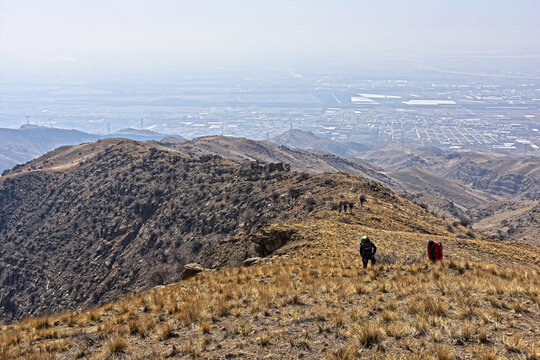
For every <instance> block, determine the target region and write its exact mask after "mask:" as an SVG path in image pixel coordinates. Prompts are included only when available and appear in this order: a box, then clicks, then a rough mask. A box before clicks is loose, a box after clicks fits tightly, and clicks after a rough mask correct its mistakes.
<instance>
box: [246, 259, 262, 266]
mask: <svg viewBox="0 0 540 360" xmlns="http://www.w3.org/2000/svg"><path fill="white" fill-rule="evenodd" d="M259 261H261V258H260V257H252V258H248V259H246V260H244V261H243V262H242V265H243V266H253V265H255V264H257V263H258V262H259Z"/></svg>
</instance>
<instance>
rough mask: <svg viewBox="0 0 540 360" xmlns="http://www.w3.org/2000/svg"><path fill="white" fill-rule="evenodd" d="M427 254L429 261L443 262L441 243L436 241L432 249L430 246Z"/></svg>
mask: <svg viewBox="0 0 540 360" xmlns="http://www.w3.org/2000/svg"><path fill="white" fill-rule="evenodd" d="M427 254H428V258H429V261H437V260H442V258H443V253H442V245H441V243H438V242H437V241H434V242H433V245H432V246H431V248H430V247H429V245H428V249H427Z"/></svg>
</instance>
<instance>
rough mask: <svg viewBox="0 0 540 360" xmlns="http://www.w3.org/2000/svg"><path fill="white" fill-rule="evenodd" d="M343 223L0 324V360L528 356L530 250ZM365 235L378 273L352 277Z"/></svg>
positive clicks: (532, 314)
mask: <svg viewBox="0 0 540 360" xmlns="http://www.w3.org/2000/svg"><path fill="white" fill-rule="evenodd" d="M380 206H383V204H380ZM365 211H366V212H367V210H365ZM363 215H366V214H363ZM355 221H356V220H355V218H354V217H351V224H345V223H342V222H339V221H336V219H335V218H332V216H329V217H328V218H314V219H311V220H307V221H306V222H304V223H299V224H290V225H288V226H290V227H294V228H295V229H296V230H297V233H298V234H300V235H301V239H300V240H298V241H296V242H294V243H291V244H289V245H287V246H285V247H284V248H282V249H280V250H279V251H278V253H277V255H279V257H277V258H275V259H268V260H267V261H262V262H260V263H259V264H258V265H256V266H254V267H250V268H231V269H222V270H218V271H217V272H214V273H204V274H201V275H199V276H196V277H194V278H192V279H189V280H187V281H184V282H181V283H177V284H171V285H167V286H165V287H159V288H156V289H153V290H150V291H147V292H143V293H141V294H134V295H130V296H127V297H126V298H124V299H122V300H121V301H119V302H117V303H115V304H109V305H107V306H104V307H97V308H95V309H92V310H90V311H88V312H86V313H77V312H74V313H65V314H61V315H58V316H49V317H42V318H33V319H26V320H24V321H22V322H20V323H18V324H12V325H3V326H0V349H1V351H0V359H1V360H3V359H12V358H20V359H26V358H28V359H32V358H34V359H45V358H55V357H59V356H63V357H65V358H75V357H76V356H77V355H78V354H82V355H81V356H83V357H88V358H96V359H97V358H100V356H101V357H102V358H103V357H104V358H106V357H107V356H114V357H118V358H127V359H143V358H156V359H157V358H164V357H167V356H169V355H170V354H172V353H174V354H176V355H174V356H177V357H186V358H188V357H189V358H215V357H220V356H224V355H226V354H231V357H232V356H233V355H234V356H236V357H240V358H263V357H265V356H270V355H271V356H275V358H284V359H286V358H297V357H298V356H300V354H303V356H304V357H307V358H320V357H322V356H324V357H325V358H327V359H353V358H356V357H358V356H361V357H362V358H368V359H369V358H374V359H375V358H388V359H414V358H417V359H420V358H422V359H429V358H432V359H456V358H471V357H472V358H474V359H497V358H500V359H504V358H515V359H535V358H538V346H539V345H540V344H538V343H537V342H538V338H540V330H539V329H538V326H537V324H538V323H540V308H539V301H538V299H539V298H540V276H539V274H538V259H540V254H539V251H538V249H537V248H534V247H532V248H531V249H529V250H524V252H522V251H521V250H523V249H521V248H519V249H518V250H519V251H518V250H516V249H512V246H513V245H509V244H506V243H491V242H490V241H491V240H482V239H477V240H463V239H459V238H453V237H449V236H447V235H445V236H435V235H426V234H419V233H408V232H402V231H387V230H386V231H382V230H376V229H371V228H366V227H365V226H363V225H362V224H360V223H355ZM365 233H368V234H370V235H371V236H372V237H373V238H374V241H375V242H376V244H377V247H378V251H379V252H380V253H381V256H382V254H391V256H390V255H389V256H387V257H386V258H385V259H387V262H386V263H384V264H378V265H376V266H374V267H370V268H368V269H363V268H362V265H361V261H360V259H359V258H358V245H359V244H358V242H359V241H358V240H359V238H360V236H361V235H362V234H365ZM428 239H438V240H440V241H442V242H443V243H444V245H445V255H446V256H447V258H446V259H445V260H444V261H442V262H440V263H437V264H430V263H428V262H427V261H426V260H425V259H424V258H423V255H424V254H423V251H424V246H425V243H426V242H427V240H428ZM282 255H287V256H282ZM411 257H412V258H416V259H417V260H416V261H413V262H411V261H410V259H411ZM80 339H85V340H82V341H81V340H80ZM173 345H174V346H175V347H174V349H173V348H172V346H173Z"/></svg>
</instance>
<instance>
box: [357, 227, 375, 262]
mask: <svg viewBox="0 0 540 360" xmlns="http://www.w3.org/2000/svg"><path fill="white" fill-rule="evenodd" d="M376 252H377V247H376V246H375V244H374V243H373V241H371V239H370V238H369V237H368V236H367V235H366V236H364V237H362V239H361V241H360V256H362V264H364V268H367V264H368V261H369V260H371V266H373V265H375V263H376V262H377V260H375V253H376Z"/></svg>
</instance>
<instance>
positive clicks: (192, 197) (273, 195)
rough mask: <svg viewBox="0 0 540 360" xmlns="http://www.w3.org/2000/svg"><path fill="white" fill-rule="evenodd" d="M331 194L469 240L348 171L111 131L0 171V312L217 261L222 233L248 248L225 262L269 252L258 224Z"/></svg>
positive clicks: (9, 315)
mask: <svg viewBox="0 0 540 360" xmlns="http://www.w3.org/2000/svg"><path fill="white" fill-rule="evenodd" d="M361 195H364V196H366V197H367V199H368V200H367V204H370V205H369V206H368V207H366V209H359V205H358V204H359V202H358V200H359V197H360V196H361ZM340 199H347V200H349V201H352V202H354V203H356V204H357V211H358V212H359V215H358V216H360V219H362V221H363V222H362V223H363V224H364V225H366V226H372V227H374V228H375V227H376V228H379V229H388V230H400V231H412V232H420V233H428V234H446V233H453V232H455V233H457V234H462V236H468V237H470V236H475V235H474V234H473V232H471V230H470V229H467V228H463V227H458V228H454V227H452V225H451V223H450V222H447V221H445V220H444V219H442V218H439V217H435V216H433V215H431V214H430V213H428V212H426V211H425V210H424V209H422V208H421V207H419V206H418V205H416V204H413V203H411V202H409V201H406V200H404V199H401V198H399V197H397V196H396V195H394V194H392V193H391V192H390V191H388V190H387V189H385V188H383V187H382V186H380V185H378V184H376V183H374V182H370V181H367V180H364V179H362V178H358V177H353V176H349V175H343V174H320V175H307V174H301V173H296V172H291V171H287V169H286V166H284V165H283V164H261V163H248V164H243V165H241V164H238V163H235V162H232V161H230V160H225V159H223V158H220V157H216V156H209V155H204V156H201V157H189V156H187V155H186V154H184V153H181V152H179V151H178V150H174V149H170V148H167V147H163V146H160V145H157V144H156V143H137V142H133V141H130V140H120V139H109V140H102V141H98V142H95V143H90V144H84V145H80V146H74V147H63V148H60V149H58V150H57V151H54V152H52V153H49V154H46V155H45V156H43V157H41V158H39V159H36V160H35V161H33V162H30V163H28V164H26V165H24V166H19V167H17V168H16V169H14V170H12V171H10V172H8V174H7V175H6V176H3V177H2V178H0V241H1V243H2V247H1V248H0V263H2V264H5V265H4V266H3V268H2V272H1V274H0V284H1V289H0V314H1V317H2V318H3V319H4V320H14V319H20V318H21V317H23V316H27V315H31V314H40V313H43V312H57V311H60V310H64V309H69V308H75V307H80V306H82V307H87V306H90V305H92V304H97V303H103V302H107V301H112V300H114V299H118V298H119V296H121V295H125V294H128V293H132V292H135V291H139V290H142V289H146V288H149V287H151V286H154V285H156V284H160V283H167V282H171V281H176V280H178V279H179V276H180V272H181V269H182V267H183V265H184V264H187V263H190V262H194V261H199V262H202V263H203V265H204V266H207V267H215V266H220V265H224V263H223V264H220V261H217V262H216V260H215V259H216V255H215V254H213V252H214V248H215V251H219V253H218V255H219V254H221V251H222V248H223V246H222V245H220V246H219V247H217V245H218V244H220V242H221V241H222V240H226V239H229V238H231V239H234V240H236V241H244V243H243V244H246V245H245V246H239V247H238V249H237V251H235V253H234V254H228V259H229V261H228V262H227V263H226V265H235V264H237V263H238V262H240V261H242V260H244V259H245V258H247V257H250V256H256V255H268V252H269V251H268V250H267V248H270V249H272V248H275V247H276V246H272V245H268V246H266V245H265V244H264V242H270V243H272V242H273V241H274V240H273V239H272V238H269V239H265V238H264V237H263V239H262V240H261V239H257V238H253V236H254V234H256V233H257V232H258V231H259V229H260V228H261V226H264V225H265V224H273V223H278V224H279V223H282V222H285V221H291V220H293V219H296V220H299V219H304V218H305V217H307V216H312V215H313V214H318V213H319V212H320V211H322V210H325V209H329V208H335V209H337V202H339V201H340ZM413 213H414V214H415V215H412V214H413ZM466 233H469V235H465V234H466ZM245 239H248V240H245ZM245 241H248V242H247V243H246V242H245ZM254 242H255V243H257V242H259V243H258V245H257V246H255V245H253V243H254ZM261 242H263V244H262V245H261V244H260V243H261ZM265 249H266V250H265ZM218 257H219V256H218ZM214 263H216V264H214Z"/></svg>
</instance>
